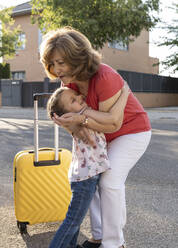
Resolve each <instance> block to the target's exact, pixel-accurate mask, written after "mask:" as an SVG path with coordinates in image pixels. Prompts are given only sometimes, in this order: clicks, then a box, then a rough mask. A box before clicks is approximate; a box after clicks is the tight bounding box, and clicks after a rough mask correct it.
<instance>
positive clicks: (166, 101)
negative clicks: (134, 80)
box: [134, 92, 178, 108]
mask: <svg viewBox="0 0 178 248" xmlns="http://www.w3.org/2000/svg"><path fill="white" fill-rule="evenodd" d="M134 95H135V96H136V97H137V99H138V100H139V101H140V102H141V104H142V105H143V107H145V108H152V107H169V106H178V93H177V94H171V93H142V92H134Z"/></svg>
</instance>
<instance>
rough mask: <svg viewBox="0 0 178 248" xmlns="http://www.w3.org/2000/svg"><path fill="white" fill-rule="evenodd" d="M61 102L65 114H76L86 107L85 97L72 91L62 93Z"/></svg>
mask: <svg viewBox="0 0 178 248" xmlns="http://www.w3.org/2000/svg"><path fill="white" fill-rule="evenodd" d="M61 101H62V103H63V105H64V108H65V110H66V111H67V112H75V113H78V112H80V111H81V110H82V109H83V108H84V107H86V106H87V104H86V102H85V97H84V96H83V95H81V94H79V93H78V92H76V91H75V90H72V89H67V90H65V91H64V92H62V95H61Z"/></svg>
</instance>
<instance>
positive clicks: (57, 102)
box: [47, 87, 68, 118]
mask: <svg viewBox="0 0 178 248" xmlns="http://www.w3.org/2000/svg"><path fill="white" fill-rule="evenodd" d="M65 90H68V88H65V87H61V88H58V89H57V90H55V91H54V93H53V94H52V95H51V97H50V98H49V100H48V102H47V113H48V116H49V118H52V117H53V115H54V113H56V114H57V115H58V116H61V115H63V114H65V113H66V112H67V111H66V110H65V108H64V105H63V103H62V101H61V96H62V93H63V92H64V91H65Z"/></svg>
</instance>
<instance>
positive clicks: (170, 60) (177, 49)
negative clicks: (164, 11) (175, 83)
mask: <svg viewBox="0 0 178 248" xmlns="http://www.w3.org/2000/svg"><path fill="white" fill-rule="evenodd" d="M172 9H174V10H175V11H176V14H178V4H173V7H172ZM164 29H166V30H167V36H165V37H162V39H163V41H162V42H160V43H158V46H167V47H168V48H169V49H170V55H169V56H167V57H166V59H165V60H164V61H161V64H163V65H164V66H165V69H170V72H171V73H175V72H176V71H178V19H173V20H172V23H171V24H168V25H167V23H164ZM171 50H172V51H171Z"/></svg>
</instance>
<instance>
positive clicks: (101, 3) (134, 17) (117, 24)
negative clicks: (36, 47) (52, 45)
mask: <svg viewBox="0 0 178 248" xmlns="http://www.w3.org/2000/svg"><path fill="white" fill-rule="evenodd" d="M158 10H159V0H32V14H33V22H38V24H39V27H40V29H41V30H42V31H44V30H45V31H44V32H47V31H49V30H52V29H57V28H60V27H62V26H71V27H73V28H75V29H77V30H79V31H81V32H82V33H83V34H85V35H86V36H87V37H88V39H89V40H90V41H91V43H92V45H93V46H94V47H95V48H102V47H103V46H104V44H105V43H106V42H112V41H114V40H115V41H123V42H124V43H127V42H129V41H130V40H131V37H133V36H134V37H137V36H139V35H140V32H141V31H142V30H143V29H146V30H149V29H150V28H151V27H154V26H155V24H156V23H157V21H158V19H157V18H156V17H155V16H154V14H151V12H152V13H154V11H158Z"/></svg>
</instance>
